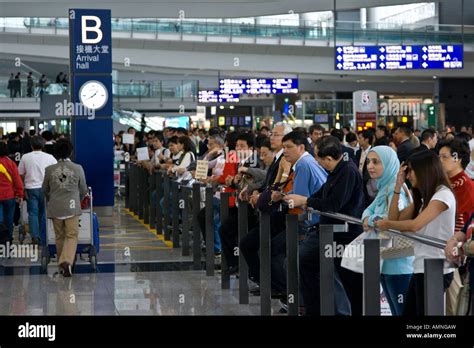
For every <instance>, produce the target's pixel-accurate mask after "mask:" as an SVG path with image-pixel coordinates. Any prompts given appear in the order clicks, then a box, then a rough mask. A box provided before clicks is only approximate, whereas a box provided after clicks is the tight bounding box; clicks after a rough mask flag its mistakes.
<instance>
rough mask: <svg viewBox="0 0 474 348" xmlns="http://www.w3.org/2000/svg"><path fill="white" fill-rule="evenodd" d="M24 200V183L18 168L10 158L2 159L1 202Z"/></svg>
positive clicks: (0, 158) (0, 175) (0, 167)
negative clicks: (16, 199)
mask: <svg viewBox="0 0 474 348" xmlns="http://www.w3.org/2000/svg"><path fill="white" fill-rule="evenodd" d="M15 197H19V198H23V197H24V193H23V181H22V180H21V178H20V174H19V173H18V168H17V166H16V164H15V162H13V161H12V160H11V159H9V158H8V157H6V156H5V157H0V201H4V200H7V199H12V198H15Z"/></svg>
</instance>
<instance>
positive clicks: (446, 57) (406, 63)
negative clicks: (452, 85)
mask: <svg viewBox="0 0 474 348" xmlns="http://www.w3.org/2000/svg"><path fill="white" fill-rule="evenodd" d="M463 65H464V64H463V45H392V46H337V47H336V61H335V67H336V70H345V71H350V70H413V69H422V70H426V69H462V68H463Z"/></svg>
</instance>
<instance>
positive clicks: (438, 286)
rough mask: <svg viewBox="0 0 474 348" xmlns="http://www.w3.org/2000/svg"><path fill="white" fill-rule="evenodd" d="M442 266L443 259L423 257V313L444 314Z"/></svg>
mask: <svg viewBox="0 0 474 348" xmlns="http://www.w3.org/2000/svg"><path fill="white" fill-rule="evenodd" d="M443 267H444V260H443V259H425V277H424V278H425V279H424V287H425V289H424V291H425V315H445V313H444V284H443V283H444V279H443V271H444V269H443ZM471 306H472V304H471Z"/></svg>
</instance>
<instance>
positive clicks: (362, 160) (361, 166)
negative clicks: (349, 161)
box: [359, 146, 372, 174]
mask: <svg viewBox="0 0 474 348" xmlns="http://www.w3.org/2000/svg"><path fill="white" fill-rule="evenodd" d="M371 148H372V146H369V147H368V148H367V149H366V150H364V149H363V148H360V149H359V151H362V152H361V154H360V161H359V172H360V173H361V174H362V172H363V171H364V163H365V159H366V158H367V155H368V154H369V151H370V149H371Z"/></svg>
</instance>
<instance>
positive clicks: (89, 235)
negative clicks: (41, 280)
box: [41, 187, 99, 272]
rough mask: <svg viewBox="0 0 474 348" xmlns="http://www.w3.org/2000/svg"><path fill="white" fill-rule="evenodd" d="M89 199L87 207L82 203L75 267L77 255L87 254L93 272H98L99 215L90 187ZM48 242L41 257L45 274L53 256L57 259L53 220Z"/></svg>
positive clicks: (47, 236)
mask: <svg viewBox="0 0 474 348" xmlns="http://www.w3.org/2000/svg"><path fill="white" fill-rule="evenodd" d="M86 197H87V196H86ZM88 197H89V199H88V202H87V204H86V206H83V203H84V201H83V202H81V208H82V213H81V217H80V218H79V235H78V241H77V250H76V258H75V261H74V265H73V267H74V266H75V264H76V261H77V255H79V256H81V255H83V254H87V255H88V257H89V262H90V264H91V266H92V270H93V271H94V272H97V253H98V252H99V224H98V220H97V215H96V214H95V213H94V210H93V204H92V202H93V198H92V197H93V196H92V188H91V187H89V193H88ZM46 240H47V245H45V246H43V253H42V256H41V270H42V271H43V272H46V271H47V269H48V264H49V262H50V261H51V257H52V255H56V257H57V251H56V236H55V233H54V227H53V222H52V220H51V219H48V223H47V228H46Z"/></svg>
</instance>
